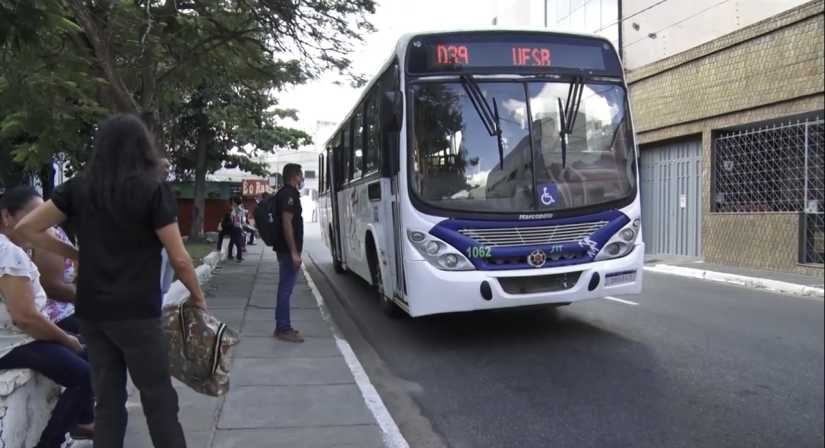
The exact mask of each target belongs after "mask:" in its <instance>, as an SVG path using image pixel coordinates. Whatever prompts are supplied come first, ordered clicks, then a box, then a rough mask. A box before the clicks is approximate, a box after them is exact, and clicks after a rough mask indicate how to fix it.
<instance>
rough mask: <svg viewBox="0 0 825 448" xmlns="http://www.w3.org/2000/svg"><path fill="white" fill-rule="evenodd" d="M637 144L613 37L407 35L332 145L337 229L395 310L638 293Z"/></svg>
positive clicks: (323, 162) (323, 177) (328, 219)
mask: <svg viewBox="0 0 825 448" xmlns="http://www.w3.org/2000/svg"><path fill="white" fill-rule="evenodd" d="M637 153H638V151H637V148H636V142H635V138H634V133H633V125H632V122H631V116H630V104H629V102H628V89H627V84H626V82H625V79H624V72H623V69H622V65H621V62H620V60H619V57H618V56H617V54H616V50H615V49H614V47H613V45H612V44H611V43H610V42H609V41H607V40H605V39H603V38H601V37H598V36H588V35H578V34H567V33H555V32H546V31H516V30H513V31H503V30H495V31H489V30H487V31H485V30H475V31H462V32H455V31H452V32H433V33H422V34H411V35H405V36H403V37H402V38H401V39H400V40H399V41H398V43H397V45H396V47H395V51H394V52H393V54H392V56H391V57H390V59H389V60H388V61H387V62H386V64H385V65H384V66H383V67H382V69H381V71H380V73H379V74H378V75H377V76H376V77H375V78H374V79H372V80H371V82H369V83H368V84H367V86H366V88H365V89H364V93H363V94H362V95H361V97H360V99H359V100H358V102H357V104H356V105H355V106H354V107H353V108H352V110H351V111H350V112H349V113H348V114H347V116H346V117H345V118H344V120H343V121H342V124H341V125H340V126H339V127H338V128H337V130H336V131H335V132H333V134H332V137H331V138H330V139H329V140H328V141H327V142H326V143H325V145H324V148H323V150H322V153H321V155H320V159H319V167H321V169H320V197H319V207H318V210H319V222H320V225H321V232H322V237H323V239H324V241H325V243H326V245H327V246H328V247H329V249H330V251H331V254H332V259H333V263H334V267H335V270H336V271H337V272H340V273H344V272H352V273H354V274H355V275H357V276H359V277H361V278H363V279H364V280H365V281H366V282H368V283H369V284H370V285H372V286H373V287H374V288H375V289H376V290H377V295H378V297H379V298H380V303H381V306H382V307H383V308H384V310H385V311H386V312H387V313H388V314H398V313H399V310H403V311H404V312H406V313H407V314H409V315H410V316H413V317H417V316H424V315H431V314H438V313H448V312H459V311H473V310H482V309H493V308H507V307H519V306H529V305H540V304H548V305H553V306H561V305H569V304H571V303H573V302H577V301H581V300H586V299H596V298H603V297H605V296H612V295H625V294H638V293H639V292H640V291H641V288H642V272H643V271H642V269H643V257H644V243H643V241H642V229H641V208H640V207H641V206H640V199H639V178H638V162H637Z"/></svg>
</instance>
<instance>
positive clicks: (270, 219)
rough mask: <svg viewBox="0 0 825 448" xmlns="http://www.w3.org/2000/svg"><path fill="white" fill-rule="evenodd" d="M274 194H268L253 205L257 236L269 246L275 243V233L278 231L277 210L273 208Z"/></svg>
mask: <svg viewBox="0 0 825 448" xmlns="http://www.w3.org/2000/svg"><path fill="white" fill-rule="evenodd" d="M275 206H276V202H275V196H274V195H273V196H270V197H268V198H266V199H264V200H262V201H261V202H259V203H258V205H257V206H255V213H254V216H255V227H257V228H258V236H260V237H261V239H262V240H263V241H264V244H266V245H267V246H269V247H272V246H274V245H275V234H276V232H278V221H277V220H278V211H277V210H275V208H276V207H275Z"/></svg>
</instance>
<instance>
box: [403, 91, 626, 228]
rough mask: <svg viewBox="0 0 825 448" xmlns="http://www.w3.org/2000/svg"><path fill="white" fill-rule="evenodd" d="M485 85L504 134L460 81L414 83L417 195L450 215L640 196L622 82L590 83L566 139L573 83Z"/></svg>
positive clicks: (538, 209) (540, 209)
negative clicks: (567, 107)
mask: <svg viewBox="0 0 825 448" xmlns="http://www.w3.org/2000/svg"><path fill="white" fill-rule="evenodd" d="M477 85H478V88H479V90H480V91H481V94H482V95H483V98H484V99H485V100H486V101H488V102H489V103H490V104H494V105H496V106H497V109H498V110H497V113H498V120H497V121H498V123H497V125H498V128H499V131H500V136H497V135H490V134H491V133H490V132H489V131H488V129H487V128H488V127H489V126H485V123H484V117H483V116H482V115H483V114H481V113H479V108H478V104H474V102H475V103H477V102H478V99H477V98H473V95H471V93H472V92H468V89H467V88H466V87H465V86H464V85H462V83H461V82H460V81H456V82H419V83H416V84H414V85H413V87H412V93H413V98H412V101H413V120H412V125H413V139H412V142H411V159H410V162H411V169H410V174H411V184H412V189H413V191H414V192H415V194H416V195H417V197H418V198H419V199H421V200H423V201H425V202H426V203H428V204H430V205H432V206H434V207H438V208H442V209H449V210H460V211H477V212H499V213H530V212H548V211H560V210H567V209H575V208H581V207H590V206H597V205H599V204H606V203H611V202H613V201H617V200H621V199H625V198H628V197H629V196H631V195H633V194H635V191H636V173H635V164H634V161H635V153H634V147H633V137H632V131H631V127H630V123H629V120H628V119H627V115H628V113H627V104H626V93H625V90H624V88H623V87H622V86H620V85H618V84H604V83H593V84H591V83H587V82H585V83H584V85H583V86H582V91H581V103H580V106H579V108H578V110H577V114H576V116H575V120H573V121H571V122H572V123H573V124H574V125H573V127H572V128H571V129H568V130H567V131H568V132H567V133H565V132H562V131H563V130H562V127H561V124H562V121H563V118H562V117H563V115H564V113H565V111H564V110H563V109H564V104H565V102H566V101H567V97H568V94H569V92H570V90H571V89H570V83H568V82H555V81H554V82H537V81H527V82H522V81H518V82H516V81H507V82H502V81H494V82H485V81H481V80H480V81H479V82H478V83H477ZM559 100H561V101H559ZM574 112H575V111H574ZM499 138H500V144H499V142H498V141H497V140H498V139H499ZM562 138H565V139H566V145H563V144H562ZM564 147H566V151H563V148H564ZM563 155H564V156H566V157H563Z"/></svg>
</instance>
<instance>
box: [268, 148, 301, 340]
mask: <svg viewBox="0 0 825 448" xmlns="http://www.w3.org/2000/svg"><path fill="white" fill-rule="evenodd" d="M283 179H284V186H283V187H281V189H280V190H278V193H276V194H275V214H276V216H277V217H278V219H276V220H275V221H276V223H277V226H276V229H275V240H274V244H273V249H275V253H276V255H277V256H278V301H277V304H276V306H275V332H274V334H273V336H275V337H276V338H278V339H280V340H282V341H287V342H304V338H303V336H301V333H299V332H298V330H296V329H294V328H292V322H291V321H290V319H289V302H290V296H291V295H292V290H293V289H294V288H295V280H296V277H297V276H298V272H299V271H300V269H301V251H302V250H303V247H304V220H303V218H302V217H301V193H300V192H299V191H298V190H299V189H300V188H301V186H302V184H303V182H304V176H303V173H302V172H301V165H298V164H296V163H287V164H286V166H284V170H283Z"/></svg>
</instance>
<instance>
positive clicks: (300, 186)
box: [298, 179, 304, 190]
mask: <svg viewBox="0 0 825 448" xmlns="http://www.w3.org/2000/svg"><path fill="white" fill-rule="evenodd" d="M298 189H299V190H303V189H304V181H303V179H302V180H301V182H300V183H298Z"/></svg>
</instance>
